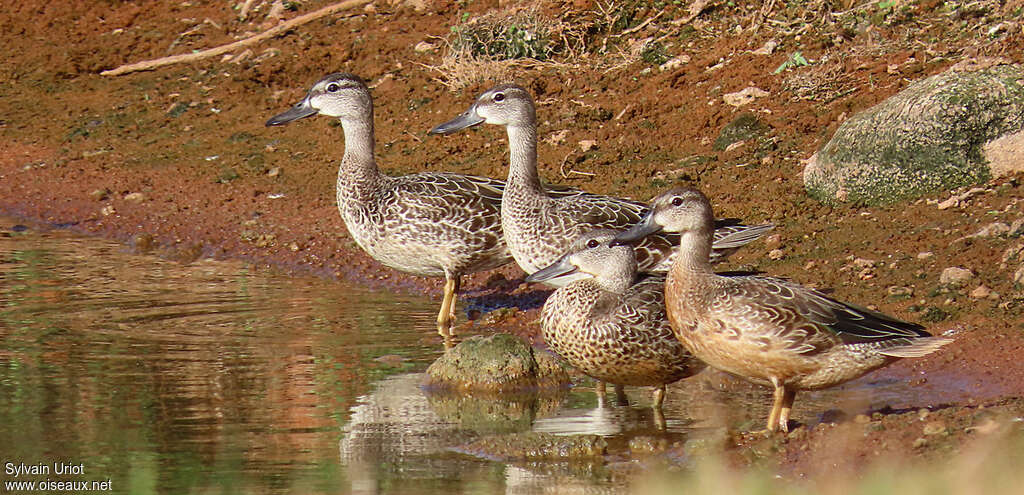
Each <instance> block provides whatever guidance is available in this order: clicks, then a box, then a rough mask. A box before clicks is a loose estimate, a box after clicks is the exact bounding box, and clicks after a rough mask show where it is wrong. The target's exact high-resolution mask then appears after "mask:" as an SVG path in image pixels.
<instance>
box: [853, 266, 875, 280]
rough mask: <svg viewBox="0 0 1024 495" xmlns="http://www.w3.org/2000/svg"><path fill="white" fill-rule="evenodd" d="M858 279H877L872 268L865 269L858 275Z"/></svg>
mask: <svg viewBox="0 0 1024 495" xmlns="http://www.w3.org/2000/svg"><path fill="white" fill-rule="evenodd" d="M857 278H859V279H861V280H871V279H873V278H875V271H874V270H872V269H870V268H865V269H863V270H861V271H860V272H859V273H858V274H857Z"/></svg>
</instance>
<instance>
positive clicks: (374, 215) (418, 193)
mask: <svg viewBox="0 0 1024 495" xmlns="http://www.w3.org/2000/svg"><path fill="white" fill-rule="evenodd" d="M313 115H326V116H328V117H334V118H337V119H338V120H339V121H340V122H341V127H342V131H343V133H344V139H345V141H344V142H345V144H344V146H345V151H344V154H343V155H342V158H341V164H340V165H339V167H338V179H337V183H336V186H335V192H336V197H337V204H338V211H339V212H340V213H341V218H342V219H343V221H344V222H345V227H346V229H348V232H349V234H350V235H351V236H352V239H354V240H355V242H356V244H357V245H359V247H360V248H362V249H363V250H364V251H366V253H368V254H369V255H370V256H371V257H372V258H373V259H375V260H377V261H379V262H380V263H382V264H384V265H385V266H388V267H390V268H393V269H395V270H398V271H401V272H405V273H410V274H413V275H417V276H422V277H438V278H439V277H444V279H445V284H444V296H443V298H442V302H441V308H440V311H439V312H438V315H437V331H438V333H439V334H440V335H441V337H443V338H444V341H445V346H446V347H450V346H451V345H452V342H451V338H452V336H453V326H454V323H455V320H456V313H455V311H456V309H455V306H456V300H457V294H458V292H459V290H460V288H461V279H462V276H464V275H468V274H471V273H476V272H480V271H486V270H491V269H494V268H498V267H500V266H502V265H505V264H507V263H510V262H511V261H512V257H511V253H510V252H509V250H508V246H507V245H506V244H505V236H504V234H503V232H502V229H501V198H502V195H503V193H504V190H505V183H504V182H503V181H500V180H496V179H491V178H487V177H476V176H472V175H462V174H455V173H444V172H427V173H416V174H409V175H402V176H395V177H393V176H389V175H386V174H383V173H381V171H380V169H379V168H378V167H377V163H376V161H375V159H374V156H373V153H374V128H373V98H372V97H371V95H370V90H369V88H368V87H367V86H366V83H365V82H363V80H362V79H361V78H360V77H359V76H357V75H355V74H350V73H347V72H336V73H333V74H328V75H326V76H324V77H322V78H321V79H320V80H318V81H317V82H316V83H315V84H313V86H312V88H310V90H309V92H308V93H307V94H306V97H305V98H303V99H302V100H301V101H299V102H298V103H296V104H295V105H294V106H292V107H291V108H289V109H288V110H286V111H284V112H282V113H280V114H277V115H275V116H273V117H271V118H270V119H269V120H267V122H266V125H267V126H268V127H270V126H279V125H284V124H287V123H289V122H293V121H296V120H299V119H303V118H306V117H310V116H313Z"/></svg>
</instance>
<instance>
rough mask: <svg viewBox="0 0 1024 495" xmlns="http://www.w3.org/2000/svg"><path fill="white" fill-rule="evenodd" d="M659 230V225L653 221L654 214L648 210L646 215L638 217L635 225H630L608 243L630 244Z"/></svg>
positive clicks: (660, 228)
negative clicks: (638, 219)
mask: <svg viewBox="0 0 1024 495" xmlns="http://www.w3.org/2000/svg"><path fill="white" fill-rule="evenodd" d="M661 230H662V227H661V225H658V224H657V223H656V222H655V221H654V215H653V214H652V213H651V212H648V213H647V214H646V215H644V217H643V218H641V219H640V221H639V222H637V224H636V225H634V226H632V227H630V228H629V230H625V231H622V232H620V233H619V235H617V236H615V239H612V241H611V242H610V243H609V245H610V246H622V245H625V244H630V243H632V242H634V241H637V240H639V239H643V238H644V237H647V236H649V235H651V234H657V233H658V232H661Z"/></svg>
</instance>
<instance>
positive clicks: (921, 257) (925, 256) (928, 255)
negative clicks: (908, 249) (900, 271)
mask: <svg viewBox="0 0 1024 495" xmlns="http://www.w3.org/2000/svg"><path fill="white" fill-rule="evenodd" d="M933 256H935V253H933V252H931V251H922V252H920V253H917V259H919V260H926V259H928V258H931V257H933Z"/></svg>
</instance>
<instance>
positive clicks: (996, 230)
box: [967, 222, 1010, 238]
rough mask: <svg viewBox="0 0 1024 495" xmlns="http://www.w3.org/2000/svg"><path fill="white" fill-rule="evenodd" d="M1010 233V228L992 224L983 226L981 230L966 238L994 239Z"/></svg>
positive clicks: (1001, 224) (999, 223) (1000, 223)
mask: <svg viewBox="0 0 1024 495" xmlns="http://www.w3.org/2000/svg"><path fill="white" fill-rule="evenodd" d="M1008 232H1010V226H1009V225H1006V224H1005V223H1003V222H993V223H990V224H988V225H986V226H984V227H983V228H982V229H981V230H979V231H977V232H975V233H973V234H971V235H969V236H967V237H969V238H984V237H996V236H1000V235H1003V234H1006V233H1008Z"/></svg>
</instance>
